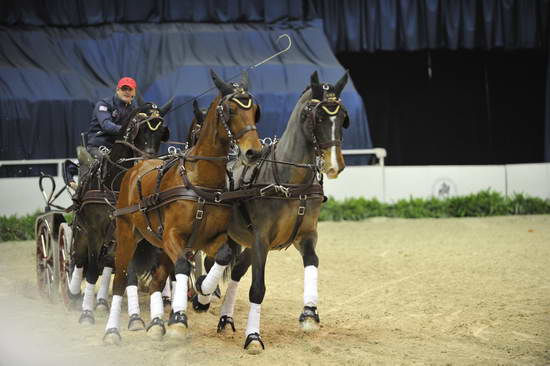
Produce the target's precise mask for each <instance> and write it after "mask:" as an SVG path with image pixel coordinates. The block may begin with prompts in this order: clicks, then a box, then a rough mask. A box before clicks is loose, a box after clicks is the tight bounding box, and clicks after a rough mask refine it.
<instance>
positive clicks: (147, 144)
mask: <svg viewBox="0 0 550 366" xmlns="http://www.w3.org/2000/svg"><path fill="white" fill-rule="evenodd" d="M172 102H173V98H172V99H170V100H169V101H168V102H167V103H166V104H165V105H164V106H162V107H160V108H159V107H158V106H157V105H156V104H155V103H151V102H147V103H142V104H141V105H140V106H139V107H138V108H137V109H136V110H134V111H133V112H132V114H131V115H130V117H129V119H128V123H127V125H126V128H123V130H124V133H123V140H124V141H125V142H126V143H128V144H130V145H133V146H134V147H136V148H137V149H139V150H141V151H143V152H145V153H146V154H149V155H153V154H156V153H157V151H158V150H159V148H160V143H161V142H166V141H168V139H169V138H170V130H169V129H168V127H167V126H166V125H165V124H164V116H165V115H166V113H168V111H169V110H170V108H171V107H172Z"/></svg>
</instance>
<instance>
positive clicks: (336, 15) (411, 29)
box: [312, 0, 550, 52]
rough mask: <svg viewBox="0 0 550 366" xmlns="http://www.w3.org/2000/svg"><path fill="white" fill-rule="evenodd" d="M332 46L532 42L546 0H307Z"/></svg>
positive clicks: (364, 48)
mask: <svg viewBox="0 0 550 366" xmlns="http://www.w3.org/2000/svg"><path fill="white" fill-rule="evenodd" d="M312 1H313V4H314V7H315V10H316V12H317V15H318V16H319V17H320V18H322V19H323V21H324V29H325V33H326V35H327V38H328V39H329V42H330V44H331V46H332V49H333V50H334V51H335V52H339V51H352V52H374V51H394V50H402V51H412V50H420V49H425V48H433V49H438V48H448V49H459V48H465V49H472V48H510V49H517V48H537V47H541V46H542V45H544V42H545V40H546V37H547V33H546V32H547V28H548V16H549V14H548V12H549V9H550V6H549V3H550V0H483V1H478V0H456V1H443V0H342V1H332V0H312Z"/></svg>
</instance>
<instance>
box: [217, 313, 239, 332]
mask: <svg viewBox="0 0 550 366" xmlns="http://www.w3.org/2000/svg"><path fill="white" fill-rule="evenodd" d="M227 324H229V325H231V329H233V332H235V323H234V322H233V318H232V317H230V316H227V315H223V316H222V317H221V318H220V321H219V322H218V333H222V332H223V331H224V330H225V326H226V325H227Z"/></svg>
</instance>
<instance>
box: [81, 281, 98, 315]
mask: <svg viewBox="0 0 550 366" xmlns="http://www.w3.org/2000/svg"><path fill="white" fill-rule="evenodd" d="M94 289H95V285H93V284H91V283H88V282H86V289H85V290H84V300H83V301H82V310H90V311H93V310H94V305H95V297H94Z"/></svg>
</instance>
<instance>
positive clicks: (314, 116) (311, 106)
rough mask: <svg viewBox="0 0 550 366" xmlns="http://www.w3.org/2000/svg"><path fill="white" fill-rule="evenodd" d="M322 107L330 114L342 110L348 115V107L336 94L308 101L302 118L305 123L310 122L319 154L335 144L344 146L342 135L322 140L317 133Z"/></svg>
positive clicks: (314, 144)
mask: <svg viewBox="0 0 550 366" xmlns="http://www.w3.org/2000/svg"><path fill="white" fill-rule="evenodd" d="M320 109H322V110H323V111H324V112H325V113H326V114H328V115H329V116H336V115H337V114H338V112H340V110H342V111H344V113H345V114H346V116H347V111H346V108H345V107H344V106H343V104H342V102H341V100H340V99H339V98H337V97H336V96H329V97H327V98H324V99H323V100H319V99H311V100H309V101H308V102H307V103H306V106H305V107H304V109H303V110H302V117H301V118H302V122H303V123H307V124H308V127H309V130H310V131H311V135H312V141H313V146H314V147H315V154H316V155H317V156H319V155H321V153H322V150H323V149H327V148H329V147H333V146H342V137H341V138H340V139H338V140H327V141H321V139H320V138H319V136H317V135H316V133H315V127H316V126H317V124H318V123H319V121H318V120H319V116H318V113H319V110H320ZM345 118H347V117H345Z"/></svg>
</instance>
